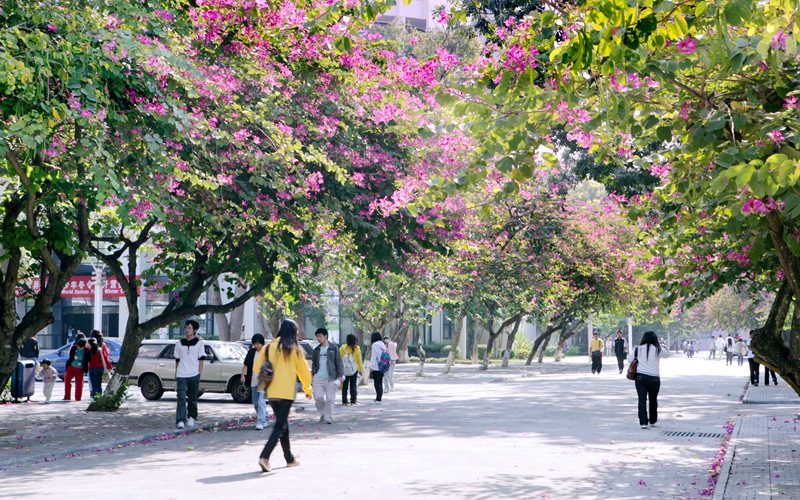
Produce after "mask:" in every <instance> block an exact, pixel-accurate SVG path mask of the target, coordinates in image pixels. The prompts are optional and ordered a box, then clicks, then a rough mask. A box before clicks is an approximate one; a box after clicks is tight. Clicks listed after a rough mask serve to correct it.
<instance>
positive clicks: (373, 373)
mask: <svg viewBox="0 0 800 500" xmlns="http://www.w3.org/2000/svg"><path fill="white" fill-rule="evenodd" d="M370 342H372V355H371V356H370V363H369V368H370V378H371V379H372V382H373V384H374V385H375V401H373V403H380V402H381V400H382V399H383V372H382V371H381V370H380V367H379V365H378V362H379V361H380V359H381V354H383V353H384V352H385V351H386V344H384V343H383V337H381V334H380V333H378V332H372V335H371V336H370Z"/></svg>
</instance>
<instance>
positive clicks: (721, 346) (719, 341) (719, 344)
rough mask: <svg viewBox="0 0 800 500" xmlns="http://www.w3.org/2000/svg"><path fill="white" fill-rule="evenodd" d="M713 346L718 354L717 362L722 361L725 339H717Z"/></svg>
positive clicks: (720, 337)
mask: <svg viewBox="0 0 800 500" xmlns="http://www.w3.org/2000/svg"><path fill="white" fill-rule="evenodd" d="M714 346H715V347H716V349H717V352H718V353H719V360H720V361H722V354H723V351H724V350H725V339H723V338H722V335H720V336H719V337H717V340H715V341H714Z"/></svg>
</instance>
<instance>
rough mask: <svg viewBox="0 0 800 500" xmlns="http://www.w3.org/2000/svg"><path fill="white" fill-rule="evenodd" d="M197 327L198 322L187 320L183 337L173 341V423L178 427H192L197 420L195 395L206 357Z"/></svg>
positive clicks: (198, 387)
mask: <svg viewBox="0 0 800 500" xmlns="http://www.w3.org/2000/svg"><path fill="white" fill-rule="evenodd" d="M199 329H200V323H198V322H197V321H194V320H191V319H190V320H188V321H187V322H186V324H185V325H184V327H183V334H184V338H182V339H180V340H179V341H178V342H176V343H175V380H176V381H177V386H178V387H177V392H178V408H177V410H176V411H175V423H176V425H177V426H178V429H183V428H184V427H185V426H186V425H188V426H189V427H194V424H195V420H197V395H198V392H199V390H200V377H201V376H202V375H203V360H205V359H206V346H205V344H204V343H203V339H201V338H200V337H198V336H197V330H199ZM187 415H188V419H187Z"/></svg>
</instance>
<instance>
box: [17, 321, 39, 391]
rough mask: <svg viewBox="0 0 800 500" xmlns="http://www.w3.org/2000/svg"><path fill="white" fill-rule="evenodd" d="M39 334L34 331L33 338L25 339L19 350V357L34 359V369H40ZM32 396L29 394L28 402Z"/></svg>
mask: <svg viewBox="0 0 800 500" xmlns="http://www.w3.org/2000/svg"><path fill="white" fill-rule="evenodd" d="M37 336H38V334H36V333H34V334H33V336H32V337H31V338H29V339H28V340H26V341H25V343H24V344H23V345H22V350H20V351H19V359H21V360H23V361H24V360H30V361H33V371H34V372H36V371H38V370H39V340H38V339H37V338H36V337H37ZM30 400H31V397H30V396H28V399H27V400H26V402H30Z"/></svg>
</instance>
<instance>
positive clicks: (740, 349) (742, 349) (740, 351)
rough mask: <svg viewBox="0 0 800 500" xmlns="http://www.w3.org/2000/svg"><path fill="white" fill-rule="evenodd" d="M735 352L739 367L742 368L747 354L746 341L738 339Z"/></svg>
mask: <svg viewBox="0 0 800 500" xmlns="http://www.w3.org/2000/svg"><path fill="white" fill-rule="evenodd" d="M735 352H736V357H737V358H738V361H739V366H742V365H743V364H744V356H745V354H747V346H746V345H744V340H742V338H741V337H736V344H735Z"/></svg>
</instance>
